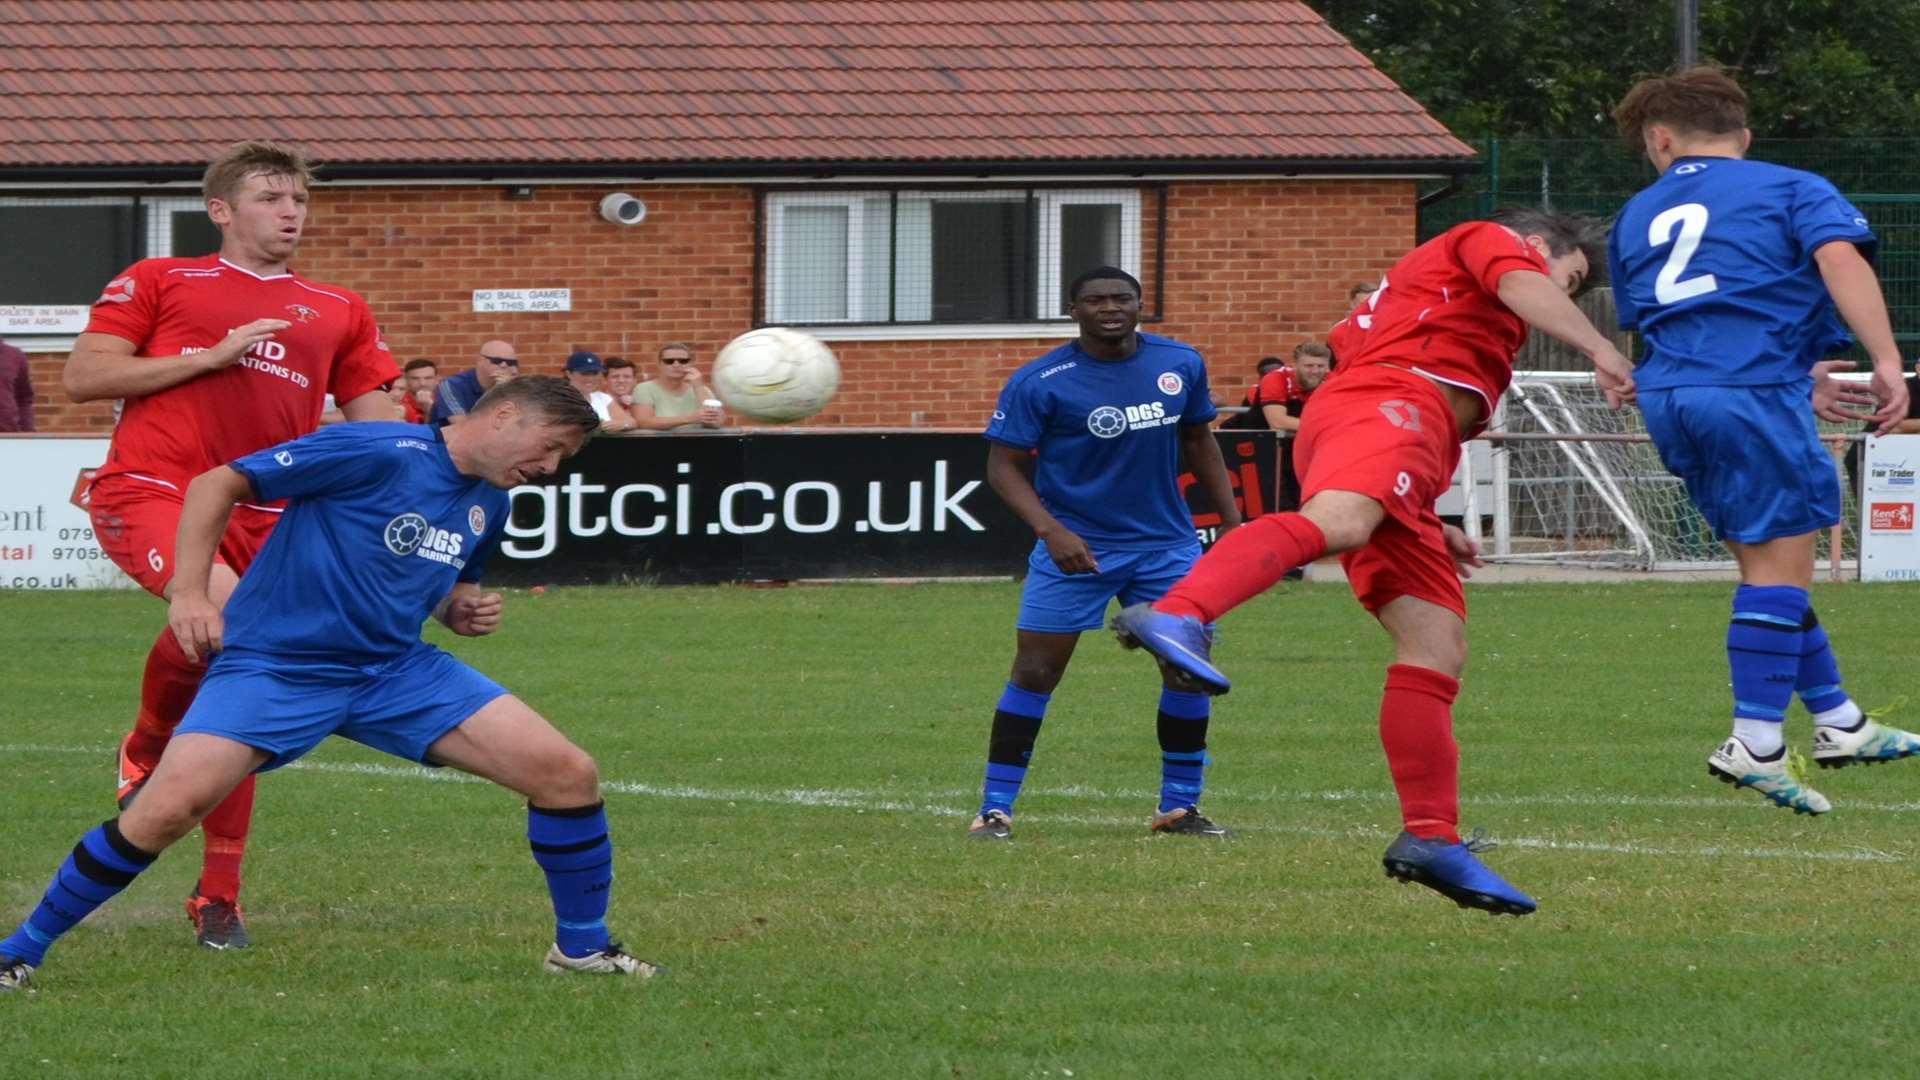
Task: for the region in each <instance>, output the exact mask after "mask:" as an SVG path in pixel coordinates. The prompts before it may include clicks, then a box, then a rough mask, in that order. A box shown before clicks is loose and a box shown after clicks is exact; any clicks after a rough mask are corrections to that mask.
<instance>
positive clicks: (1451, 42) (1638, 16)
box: [1313, 0, 1920, 139]
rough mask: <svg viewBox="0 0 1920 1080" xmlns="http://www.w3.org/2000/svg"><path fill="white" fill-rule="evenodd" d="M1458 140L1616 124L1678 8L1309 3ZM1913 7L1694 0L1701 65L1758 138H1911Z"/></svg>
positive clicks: (1919, 112) (1915, 99) (1919, 113)
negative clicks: (1728, 77)
mask: <svg viewBox="0 0 1920 1080" xmlns="http://www.w3.org/2000/svg"><path fill="white" fill-rule="evenodd" d="M1313 5H1314V7H1315V8H1316V9H1317V10H1319V11H1320V13H1321V14H1322V15H1323V16H1324V17H1325V18H1326V20H1327V22H1328V23H1329V24H1331V25H1332V26H1333V28H1334V29H1336V30H1338V31H1340V32H1341V33H1343V34H1345V35H1346V36H1347V38H1348V39H1349V40H1350V41H1352V42H1353V44H1354V46H1355V47H1356V48H1358V49H1359V50H1360V51H1361V52H1363V53H1365V54H1366V55H1367V56H1368V58H1370V59H1371V60H1372V61H1373V62H1374V63H1375V64H1376V65H1377V66H1378V67H1379V68H1380V69H1381V70H1382V71H1384V72H1385V73H1386V74H1387V75H1388V76H1389V77H1391V78H1392V79H1393V80H1394V81H1396V82H1398V83H1399V84H1400V85H1401V86H1402V87H1403V88H1405V89H1406V90H1407V92H1408V93H1410V94H1412V95H1413V96H1414V98H1415V99H1417V100H1418V101H1420V103H1421V104H1423V105H1425V106H1426V107H1427V109H1428V111H1429V112H1431V113H1433V115H1434V116H1435V117H1436V118H1438V119H1439V120H1440V121H1441V122H1442V123H1444V124H1446V125H1447V126H1448V127H1449V128H1451V129H1452V130H1453V132H1454V133H1455V134H1457V135H1459V136H1461V137H1462V138H1466V139H1478V138H1485V137H1487V136H1492V135H1537V136H1547V137H1567V138H1589V137H1593V136H1598V135H1605V134H1608V133H1610V132H1611V131H1612V130H1613V123H1612V120H1611V118H1610V115H1609V114H1610V113H1611V111H1612V108H1613V105H1614V103H1615V102H1617V101H1618V100H1619V98H1620V95H1621V94H1622V93H1624V92H1625V91H1626V89H1627V87H1629V86H1631V85H1632V84H1633V81H1634V79H1635V78H1636V77H1638V76H1640V75H1643V74H1646V73H1648V72H1654V71H1664V70H1666V69H1667V68H1669V67H1671V66H1672V64H1673V62H1674V39H1675V27H1676V22H1675V13H1674V9H1675V5H1674V3H1673V0H1589V2H1586V3H1569V2H1567V0H1313ZM1916 41H1920V2H1916V0H1850V2H1848V3H1832V2H1831V0H1702V2H1701V4H1700V26H1699V51H1700V56H1701V57H1702V58H1703V59H1710V60H1715V61H1718V62H1720V63H1723V64H1727V65H1729V66H1731V67H1734V68H1736V69H1737V74H1738V76H1739V78H1740V82H1741V85H1742V86H1743V87H1745V88H1746V91H1747V93H1748V94H1749V95H1750V96H1751V97H1752V98H1753V106H1754V108H1753V125H1754V129H1755V131H1756V133H1757V134H1762V135H1766V136H1770V137H1774V138H1816V137H1835V136H1863V135H1882V136H1898V135H1907V136H1914V135H1920V66H1915V65H1914V64H1913V63H1912V61H1911V59H1910V55H1909V54H1910V52H1911V50H1912V47H1913V43H1914V42H1916Z"/></svg>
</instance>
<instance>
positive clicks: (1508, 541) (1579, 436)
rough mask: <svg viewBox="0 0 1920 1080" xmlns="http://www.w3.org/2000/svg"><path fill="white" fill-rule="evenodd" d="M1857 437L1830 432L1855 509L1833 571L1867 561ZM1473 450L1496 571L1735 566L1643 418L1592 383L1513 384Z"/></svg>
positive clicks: (1473, 478) (1469, 468) (1845, 515)
mask: <svg viewBox="0 0 1920 1080" xmlns="http://www.w3.org/2000/svg"><path fill="white" fill-rule="evenodd" d="M1859 427H1860V425H1858V424H1854V425H1849V426H1848V427H1842V426H1840V425H1833V424H1826V423H1822V424H1821V425H1820V428H1821V432H1822V434H1824V435H1831V436H1833V437H1834V438H1833V439H1832V440H1830V441H1829V443H1828V447H1829V450H1830V451H1831V453H1832V456H1833V462H1834V468H1835V470H1836V471H1837V473H1838V476H1839V479H1840V486H1841V490H1842V492H1843V493H1844V495H1843V500H1844V503H1845V505H1844V506H1843V508H1842V512H1841V527H1840V528H1839V529H1836V530H1833V531H1832V532H1829V533H1823V534H1822V535H1821V537H1820V540H1819V544H1820V549H1819V556H1820V559H1821V560H1822V561H1823V562H1826V563H1829V564H1832V563H1833V562H1834V561H1835V560H1834V559H1833V555H1834V545H1835V543H1836V542H1837V543H1838V545H1839V551H1838V554H1839V556H1840V561H1842V562H1850V561H1852V560H1854V559H1856V558H1857V550H1858V549H1857V545H1856V538H1855V536H1854V533H1855V529H1856V525H1857V522H1858V519H1859V511H1858V507H1857V502H1856V494H1855V493H1856V492H1857V490H1858V486H1857V485H1856V484H1854V483H1851V482H1850V481H1849V477H1848V475H1847V469H1846V467H1845V463H1844V458H1845V456H1846V454H1847V452H1848V449H1849V448H1850V447H1851V448H1857V447H1858V446H1859V443H1858V440H1857V439H1849V436H1852V435H1855V434H1856V433H1857V432H1858V430H1859ZM1849 428H1850V430H1849ZM1468 449H1469V452H1468V453H1466V454H1463V455H1462V466H1461V468H1462V473H1463V474H1465V475H1461V476H1457V477H1456V478H1455V479H1456V481H1457V482H1459V484H1460V485H1461V486H1460V488H1459V489H1458V490H1460V491H1461V494H1462V495H1463V496H1464V503H1462V504H1461V507H1462V511H1461V512H1462V525H1463V527H1464V528H1465V529H1466V531H1467V533H1468V535H1470V536H1474V538H1475V539H1478V540H1479V541H1480V543H1481V546H1482V548H1483V550H1484V553H1485V555H1486V557H1487V558H1488V559H1489V560H1493V561H1500V562H1542V563H1554V564H1562V565H1568V566H1591V567H1636V568H1640V569H1646V570H1704V569H1717V568H1726V567H1731V566H1732V565H1733V563H1732V561H1731V559H1730V558H1729V556H1728V554H1727V551H1726V549H1725V548H1724V547H1722V546H1721V545H1720V543H1719V542H1718V541H1716V540H1715V539H1714V538H1713V533H1712V531H1711V530H1709V529H1708V528H1707V523H1706V521H1705V520H1704V519H1703V518H1701V516H1700V513H1699V511H1697V510H1695V509H1694V508H1693V504H1692V503H1691V502H1690V501H1689V500H1688V499H1687V491H1686V485H1685V484H1683V483H1681V481H1680V480H1679V479H1678V478H1677V477H1674V476H1672V475H1670V474H1669V473H1668V472H1667V470H1666V468H1665V467H1664V466H1662V465H1661V464H1660V456H1659V454H1658V453H1657V452H1656V451H1655V450H1654V448H1653V444H1652V442H1651V441H1650V440H1649V439H1648V437H1647V434H1646V425H1645V424H1644V423H1643V422H1642V420H1641V417H1640V412H1639V410H1638V409H1634V408H1626V409H1621V410H1619V411H1617V412H1616V411H1614V410H1611V409H1609V408H1607V404H1606V400H1605V398H1604V397H1602V396H1601V394H1600V392H1599V390H1598V389H1596V388H1595V386H1594V382H1593V376H1592V375H1591V374H1589V373H1582V372H1517V373H1515V376H1514V381H1513V385H1512V387H1511V388H1510V389H1509V390H1508V391H1507V394H1506V395H1505V397H1503V398H1502V399H1501V402H1500V407H1499V408H1498V409H1497V410H1496V411H1495V414H1494V422H1493V424H1492V425H1491V427H1490V428H1489V429H1488V433H1487V435H1486V436H1485V445H1484V446H1481V445H1471V446H1469V448H1468ZM1854 452H1855V453H1857V449H1856V450H1855V451H1854ZM1443 512H1444V508H1443ZM1836 534H1837V535H1836Z"/></svg>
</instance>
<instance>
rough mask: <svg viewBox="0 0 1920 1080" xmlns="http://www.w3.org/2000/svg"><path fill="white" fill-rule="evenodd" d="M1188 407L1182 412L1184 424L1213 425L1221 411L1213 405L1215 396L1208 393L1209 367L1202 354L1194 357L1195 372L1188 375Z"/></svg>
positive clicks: (1181, 417) (1196, 354)
mask: <svg viewBox="0 0 1920 1080" xmlns="http://www.w3.org/2000/svg"><path fill="white" fill-rule="evenodd" d="M1188 379H1189V385H1188V386H1187V407H1186V408H1185V409H1182V410H1181V411H1180V422H1181V423H1183V424H1211V423H1213V418H1214V417H1216V416H1219V415H1220V410H1219V409H1218V408H1216V407H1215V406H1214V404H1213V395H1212V394H1210V393H1208V392H1207V365H1206V364H1205V362H1203V361H1202V360H1201V359H1200V354H1199V353H1195V354H1194V356H1193V370H1192V371H1191V372H1190V373H1189V374H1188Z"/></svg>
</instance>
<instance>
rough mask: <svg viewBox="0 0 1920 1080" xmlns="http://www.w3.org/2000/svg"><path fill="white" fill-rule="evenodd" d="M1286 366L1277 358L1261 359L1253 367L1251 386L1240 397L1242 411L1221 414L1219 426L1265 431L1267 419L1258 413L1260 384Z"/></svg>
mask: <svg viewBox="0 0 1920 1080" xmlns="http://www.w3.org/2000/svg"><path fill="white" fill-rule="evenodd" d="M1286 366H1287V362H1286V361H1285V360H1282V359H1280V358H1279V357H1277V356H1263V357H1261V358H1260V362H1259V363H1258V364H1256V365H1254V369H1253V370H1254V379H1253V385H1252V386H1250V387H1248V388H1247V392H1246V393H1244V394H1242V395H1240V408H1241V409H1242V410H1244V411H1242V412H1237V413H1233V414H1231V415H1228V414H1224V413H1223V414H1221V422H1220V426H1221V427H1222V428H1225V429H1228V430H1232V431H1265V430H1266V428H1267V418H1266V415H1265V414H1264V413H1262V412H1261V411H1260V382H1261V380H1263V379H1265V378H1266V377H1267V375H1268V374H1269V373H1270V372H1274V371H1278V370H1280V369H1281V368H1283V367H1286Z"/></svg>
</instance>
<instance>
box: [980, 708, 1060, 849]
mask: <svg viewBox="0 0 1920 1080" xmlns="http://www.w3.org/2000/svg"><path fill="white" fill-rule="evenodd" d="M1052 700H1053V695H1052V694H1037V693H1034V692H1033V691H1032V690H1024V689H1022V688H1020V687H1018V686H1015V685H1013V684H1012V683H1008V684H1007V688H1006V689H1005V690H1002V691H1001V692H1000V704H998V705H996V706H994V710H993V734H992V735H990V736H989V737H988V738H987V779H986V782H985V784H983V785H982V788H981V793H980V813H981V815H982V816H985V815H986V812H987V811H989V810H998V811H1000V812H1001V813H1003V814H1006V815H1007V816H1008V817H1012V816H1013V800H1015V799H1017V798H1019V797H1020V785H1021V784H1023V783H1025V782H1026V779H1027V763H1028V762H1029V761H1031V760H1033V743H1034V740H1035V739H1038V738H1039V737H1040V722H1041V721H1042V720H1044V719H1046V716H1047V702H1049V701H1052Z"/></svg>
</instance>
